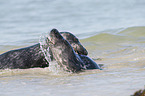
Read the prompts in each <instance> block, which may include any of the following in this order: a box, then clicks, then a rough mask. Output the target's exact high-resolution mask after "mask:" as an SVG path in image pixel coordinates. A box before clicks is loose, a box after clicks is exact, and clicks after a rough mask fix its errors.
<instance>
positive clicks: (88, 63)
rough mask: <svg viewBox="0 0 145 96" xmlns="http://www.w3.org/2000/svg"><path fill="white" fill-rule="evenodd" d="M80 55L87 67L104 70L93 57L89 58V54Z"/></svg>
mask: <svg viewBox="0 0 145 96" xmlns="http://www.w3.org/2000/svg"><path fill="white" fill-rule="evenodd" d="M79 56H80V58H81V59H82V61H83V63H84V66H85V67H86V69H100V70H102V69H101V68H100V66H99V65H98V64H97V63H96V62H95V61H93V60H92V59H91V58H89V57H88V56H86V55H79Z"/></svg>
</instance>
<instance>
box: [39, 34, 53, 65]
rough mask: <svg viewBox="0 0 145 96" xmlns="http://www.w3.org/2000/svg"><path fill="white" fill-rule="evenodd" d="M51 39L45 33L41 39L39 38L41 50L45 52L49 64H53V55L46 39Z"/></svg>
mask: <svg viewBox="0 0 145 96" xmlns="http://www.w3.org/2000/svg"><path fill="white" fill-rule="evenodd" d="M48 37H49V34H48V33H43V34H42V35H41V36H40V38H39V43H40V49H41V51H42V52H43V54H44V56H45V59H46V60H47V62H51V54H50V52H49V51H50V49H49V46H48V44H47V42H46V39H47V38H48Z"/></svg>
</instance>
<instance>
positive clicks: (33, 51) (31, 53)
mask: <svg viewBox="0 0 145 96" xmlns="http://www.w3.org/2000/svg"><path fill="white" fill-rule="evenodd" d="M60 34H62V35H63V36H64V37H65V38H66V39H68V41H69V42H70V44H71V46H72V47H73V48H74V50H75V51H76V52H77V53H79V54H83V55H86V54H87V53H88V52H87V50H86V49H85V48H84V47H83V46H82V44H81V43H80V42H79V40H78V39H77V37H75V36H74V35H73V34H71V33H70V32H60ZM45 47H46V49H47V48H48V45H47V46H45ZM49 52H50V54H51V59H53V56H52V53H51V51H49ZM48 66H49V62H48V61H47V60H46V59H45V56H44V54H43V52H42V51H41V49H40V43H37V44H35V45H32V46H29V47H25V48H20V49H16V50H10V51H8V52H5V53H3V54H1V55H0V69H5V68H10V69H16V68H19V69H26V68H34V67H40V68H45V67H48Z"/></svg>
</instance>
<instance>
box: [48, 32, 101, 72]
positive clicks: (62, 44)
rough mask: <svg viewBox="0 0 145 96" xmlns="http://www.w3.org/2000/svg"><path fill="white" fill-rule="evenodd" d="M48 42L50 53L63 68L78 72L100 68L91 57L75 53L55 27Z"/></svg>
mask: <svg viewBox="0 0 145 96" xmlns="http://www.w3.org/2000/svg"><path fill="white" fill-rule="evenodd" d="M47 42H48V44H49V47H50V49H51V51H52V54H53V56H54V58H55V60H56V61H57V63H58V64H59V65H60V67H62V68H63V70H65V71H68V72H80V71H82V70H84V69H101V68H100V67H99V66H98V65H97V64H96V63H95V62H94V61H93V60H92V59H90V58H89V57H87V56H86V55H78V54H77V53H75V51H74V49H73V48H72V46H71V44H70V43H69V42H68V41H67V40H66V39H64V38H63V36H62V35H61V34H60V33H59V31H58V30H57V29H52V30H51V32H50V38H48V41H47Z"/></svg>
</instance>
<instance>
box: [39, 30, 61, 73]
mask: <svg viewBox="0 0 145 96" xmlns="http://www.w3.org/2000/svg"><path fill="white" fill-rule="evenodd" d="M49 38H50V36H49V33H48V32H47V33H43V34H42V35H41V36H40V39H39V43H40V49H41V51H42V52H43V54H44V56H45V59H46V60H47V62H48V63H49V71H51V72H52V73H53V74H55V75H56V74H61V73H64V71H63V70H62V68H61V67H60V66H59V65H58V64H57V62H56V61H53V60H51V54H50V49H49V45H48V44H47V40H46V39H49Z"/></svg>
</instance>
